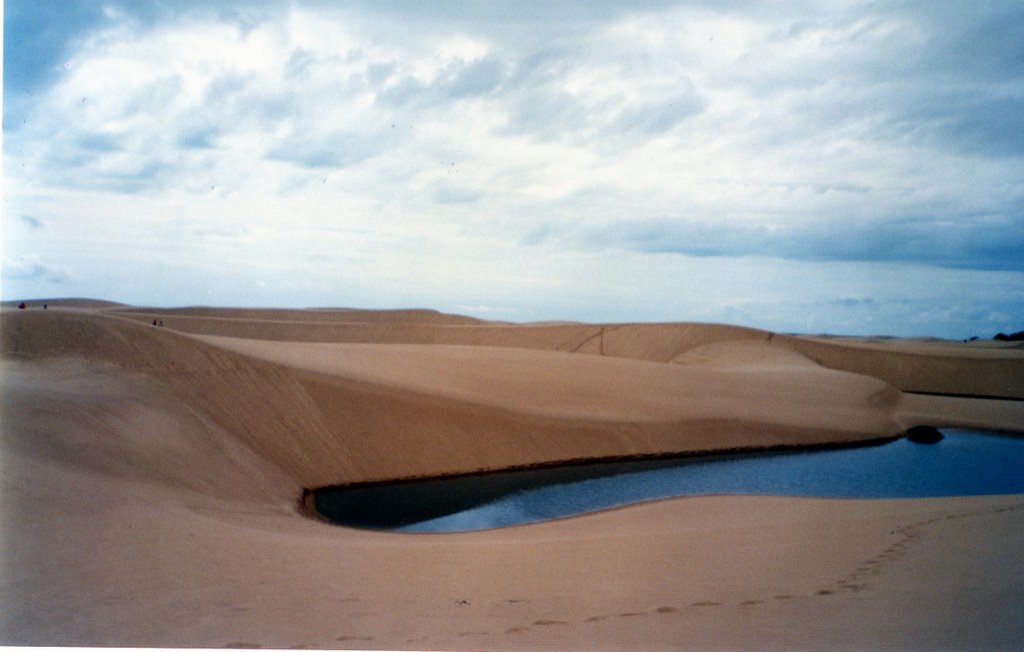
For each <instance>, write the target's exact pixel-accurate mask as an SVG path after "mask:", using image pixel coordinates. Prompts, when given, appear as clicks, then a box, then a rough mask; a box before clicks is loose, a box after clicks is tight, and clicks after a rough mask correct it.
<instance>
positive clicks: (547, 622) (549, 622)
mask: <svg viewBox="0 0 1024 652" xmlns="http://www.w3.org/2000/svg"><path fill="white" fill-rule="evenodd" d="M533 624H534V625H568V624H569V623H567V622H565V621H564V620H535V621H533Z"/></svg>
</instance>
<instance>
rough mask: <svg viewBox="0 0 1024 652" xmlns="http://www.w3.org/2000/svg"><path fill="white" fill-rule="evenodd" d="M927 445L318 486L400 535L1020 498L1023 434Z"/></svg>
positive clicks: (335, 512) (342, 510)
mask: <svg viewBox="0 0 1024 652" xmlns="http://www.w3.org/2000/svg"><path fill="white" fill-rule="evenodd" d="M944 434H945V435H946V437H945V439H943V440H942V441H941V442H939V443H937V444H915V443H913V442H910V441H907V440H905V439H899V440H896V441H894V442H891V443H888V444H882V445H878V446H868V447H857V448H843V449H830V450H814V451H806V452H785V453H779V452H775V453H755V454H745V455H717V456H701V457H691V458H685V459H668V460H665V459H663V460H647V461H631V462H612V463H599V464H583V465H574V466H568V467H554V468H547V469H536V470H528V471H511V472H506V473H491V474H484V475H475V476H463V477H457V478H443V479H436V480H425V481H421V482H406V483H395V484H385V485H376V486H370V487H356V488H336V489H322V490H319V491H317V492H315V494H314V496H313V504H314V506H315V508H316V510H317V512H319V513H320V514H321V515H323V516H324V517H326V518H327V519H329V520H331V521H332V522H335V523H338V524H340V525H348V526H354V527H363V528H372V529H384V530H395V531H403V532H459V531H467V530H480V529H488V528H496V527H504V526H509V525H518V524H523V523H532V522H536V521H543V520H549V519H553V518H560V517H564V516H571V515H575V514H583V513H587V512H593V511H597V510H601V509H607V508H610V507H617V506H621V505H628V504H631V503H637V502H643V501H648V500H656V499H659V498H669V497H673V496H692V495H703V494H764V495H785V496H813V497H838V498H922V497H929V496H971V495H986V494H1010V493H1024V437H1017V436H1000V435H995V434H989V433H981V432H968V431H955V430H949V431H944Z"/></svg>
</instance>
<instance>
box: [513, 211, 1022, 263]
mask: <svg viewBox="0 0 1024 652" xmlns="http://www.w3.org/2000/svg"><path fill="white" fill-rule="evenodd" d="M531 238H532V240H531V241H532V242H538V241H541V240H552V239H554V240H559V241H562V242H565V243H567V244H575V245H578V246H583V247H586V248H619V249H625V250H630V251H639V252H646V253H679V254H685V255H688V256H769V257H777V258H785V259H790V260H805V261H858V262H913V263H919V264H925V265H933V266H937V267H949V268H956V269H979V270H1012V271H1024V256H1022V255H1021V252H1022V251H1024V225H1022V223H1021V222H1020V221H1019V220H1014V219H1009V218H997V217H982V218H973V219H970V218H959V219H954V220H941V219H934V218H920V217H911V218H902V219H894V220H885V221H865V220H849V219H848V220H836V219H829V220H818V221H814V222H811V223H807V224H800V225H791V226H780V225H764V224H749V225H745V224H735V223H714V222H701V221H696V220H675V219H667V218H658V219H649V220H635V221H634V220H631V221H622V222H617V223H612V224H610V225H607V226H603V227H592V228H587V229H583V228H578V227H573V226H569V227H565V228H562V229H552V230H549V231H546V232H539V231H535V232H533V233H532V234H531Z"/></svg>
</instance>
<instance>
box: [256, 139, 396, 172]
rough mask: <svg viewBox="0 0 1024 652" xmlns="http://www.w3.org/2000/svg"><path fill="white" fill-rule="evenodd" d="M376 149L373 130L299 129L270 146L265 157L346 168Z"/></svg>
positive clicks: (310, 165)
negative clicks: (313, 131)
mask: <svg viewBox="0 0 1024 652" xmlns="http://www.w3.org/2000/svg"><path fill="white" fill-rule="evenodd" d="M377 151H378V145H377V143H376V142H375V137H374V136H373V135H372V134H360V133H354V132H344V131H340V132H334V133H331V134H326V135H323V136H319V135H317V134H311V133H301V134H297V135H295V136H293V137H291V138H288V139H285V140H283V141H281V142H279V143H277V144H276V145H274V146H273V147H271V148H270V149H269V150H268V151H267V154H266V157H267V158H268V159H272V160H278V161H288V162H290V163H294V164H296V165H299V166H301V167H305V168H347V167H350V166H352V165H356V164H358V163H361V162H362V161H365V160H366V159H368V158H370V157H372V156H374V155H375V154H376V153H377Z"/></svg>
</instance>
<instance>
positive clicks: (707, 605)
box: [690, 600, 722, 607]
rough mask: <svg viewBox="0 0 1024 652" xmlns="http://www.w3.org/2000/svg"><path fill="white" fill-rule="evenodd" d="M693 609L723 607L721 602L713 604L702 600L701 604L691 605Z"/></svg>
mask: <svg viewBox="0 0 1024 652" xmlns="http://www.w3.org/2000/svg"><path fill="white" fill-rule="evenodd" d="M690 606H691V607H721V606H722V603H721V602H712V601H711V600H701V601H700V602H694V603H693V604H691V605H690Z"/></svg>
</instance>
